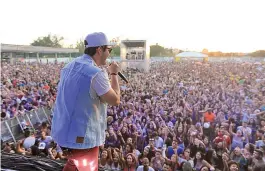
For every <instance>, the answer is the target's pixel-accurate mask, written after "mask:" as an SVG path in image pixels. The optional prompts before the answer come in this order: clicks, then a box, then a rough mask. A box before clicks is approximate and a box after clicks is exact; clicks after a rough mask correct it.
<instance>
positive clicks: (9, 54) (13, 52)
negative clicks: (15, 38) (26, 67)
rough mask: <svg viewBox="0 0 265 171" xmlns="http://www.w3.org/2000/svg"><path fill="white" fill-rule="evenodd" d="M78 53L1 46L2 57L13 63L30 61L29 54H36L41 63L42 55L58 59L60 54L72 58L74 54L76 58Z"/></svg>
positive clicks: (37, 47)
mask: <svg viewBox="0 0 265 171" xmlns="http://www.w3.org/2000/svg"><path fill="white" fill-rule="evenodd" d="M17 53H20V55H17ZM77 53H79V50H78V49H71V48H53V47H43V46H29V45H12V44H1V57H4V58H5V59H8V60H9V61H10V62H11V63H13V62H14V61H16V60H18V59H19V58H25V59H29V58H30V57H29V54H36V59H37V61H38V62H39V61H40V59H41V56H40V55H41V54H54V57H55V58H56V59H57V57H58V55H60V54H69V56H70V58H71V57H72V54H74V56H76V55H75V54H77ZM21 54H22V56H21ZM2 59H3V58H2Z"/></svg>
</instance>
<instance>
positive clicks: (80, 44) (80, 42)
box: [75, 39, 85, 53]
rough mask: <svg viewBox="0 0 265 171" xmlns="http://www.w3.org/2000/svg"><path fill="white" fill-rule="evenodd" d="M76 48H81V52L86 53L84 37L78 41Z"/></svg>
mask: <svg viewBox="0 0 265 171" xmlns="http://www.w3.org/2000/svg"><path fill="white" fill-rule="evenodd" d="M75 48H76V49H78V50H79V53H84V51H85V42H84V40H83V39H80V40H78V41H77V42H76V45H75Z"/></svg>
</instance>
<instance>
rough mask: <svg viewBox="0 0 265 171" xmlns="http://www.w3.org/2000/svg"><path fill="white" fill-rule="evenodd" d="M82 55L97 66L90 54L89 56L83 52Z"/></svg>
mask: <svg viewBox="0 0 265 171" xmlns="http://www.w3.org/2000/svg"><path fill="white" fill-rule="evenodd" d="M83 57H84V58H86V59H88V60H90V61H92V63H93V65H95V66H97V67H99V66H98V65H97V64H96V62H95V61H94V59H93V58H92V57H91V56H89V55H87V54H84V55H83Z"/></svg>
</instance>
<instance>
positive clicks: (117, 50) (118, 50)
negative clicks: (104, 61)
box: [111, 45, 121, 56]
mask: <svg viewBox="0 0 265 171" xmlns="http://www.w3.org/2000/svg"><path fill="white" fill-rule="evenodd" d="M120 54H121V48H120V46H118V45H117V46H114V47H113V48H112V51H111V56H120Z"/></svg>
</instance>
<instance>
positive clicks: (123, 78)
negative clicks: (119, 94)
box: [118, 72, 129, 83]
mask: <svg viewBox="0 0 265 171" xmlns="http://www.w3.org/2000/svg"><path fill="white" fill-rule="evenodd" d="M118 75H119V76H120V77H121V79H122V80H123V81H125V82H126V83H128V82H129V81H128V80H127V78H126V77H125V76H124V75H123V74H122V73H121V72H118Z"/></svg>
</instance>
